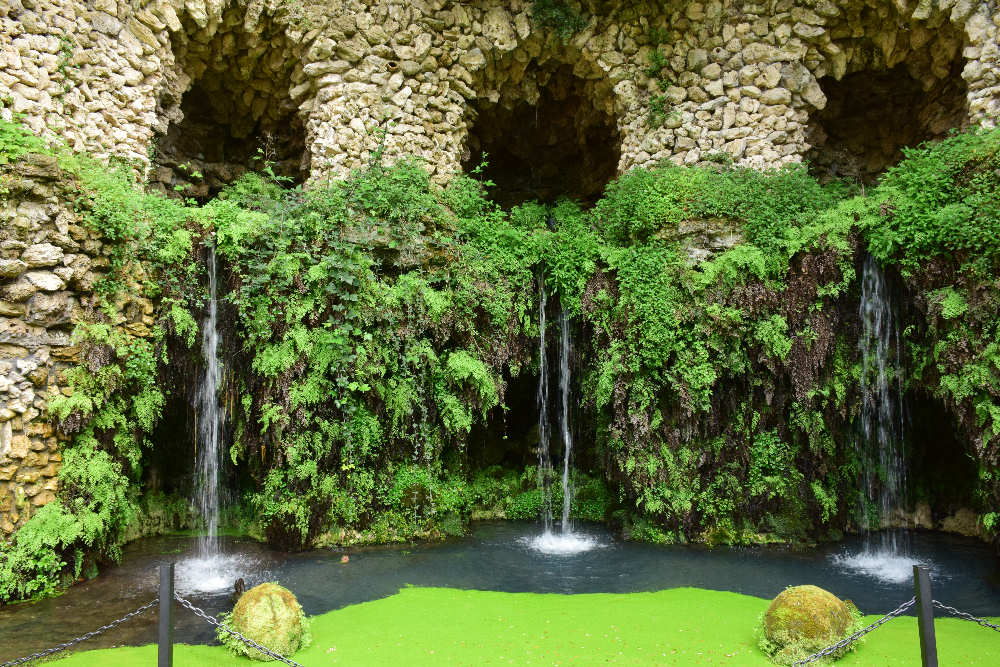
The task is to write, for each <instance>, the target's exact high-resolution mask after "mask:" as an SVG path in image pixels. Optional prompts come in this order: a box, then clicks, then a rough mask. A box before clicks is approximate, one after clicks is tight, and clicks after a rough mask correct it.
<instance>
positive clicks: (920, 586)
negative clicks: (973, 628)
mask: <svg viewBox="0 0 1000 667" xmlns="http://www.w3.org/2000/svg"><path fill="white" fill-rule="evenodd" d="M913 590H914V593H915V595H916V598H917V625H918V626H919V627H920V660H921V664H922V665H923V667H938V658H937V638H936V637H935V636H934V603H933V600H934V598H933V597H932V596H931V576H930V572H928V570H927V568H926V567H920V566H919V565H914V566H913Z"/></svg>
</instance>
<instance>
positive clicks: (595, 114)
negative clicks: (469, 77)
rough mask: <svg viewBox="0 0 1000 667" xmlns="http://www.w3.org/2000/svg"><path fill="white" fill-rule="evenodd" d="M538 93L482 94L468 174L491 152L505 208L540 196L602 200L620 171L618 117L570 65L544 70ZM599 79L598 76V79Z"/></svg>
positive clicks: (494, 191) (490, 175)
mask: <svg viewBox="0 0 1000 667" xmlns="http://www.w3.org/2000/svg"><path fill="white" fill-rule="evenodd" d="M538 76H539V77H540V78H541V79H544V81H540V83H544V85H540V86H539V90H538V96H537V99H536V100H534V101H533V102H532V101H529V100H527V99H512V98H510V97H508V98H505V97H501V98H500V99H499V100H498V101H491V99H490V98H489V97H480V98H479V100H478V101H477V102H475V103H473V104H472V105H470V112H471V116H472V118H473V119H474V120H473V122H472V123H471V127H470V130H469V138H468V143H467V152H466V158H465V160H464V161H463V164H462V166H463V168H464V169H465V171H466V172H469V171H471V170H473V169H474V168H476V167H478V166H479V165H480V163H481V161H482V160H483V154H484V153H485V154H486V158H485V161H486V163H487V166H486V168H485V169H484V170H483V173H482V176H483V177H484V178H486V179H489V180H491V181H493V182H494V183H495V186H494V187H493V188H491V189H490V196H491V198H492V199H493V200H494V201H496V202H497V203H499V204H500V205H501V206H503V207H505V208H510V207H512V206H515V205H518V204H521V203H523V202H525V201H528V200H532V199H537V200H540V201H543V202H552V201H554V200H555V199H557V198H558V197H563V196H565V197H569V198H571V199H576V200H578V201H580V202H581V203H584V204H590V203H593V202H594V201H596V200H597V199H598V198H599V197H600V196H601V194H602V192H603V190H604V186H605V184H607V182H608V181H610V180H612V179H613V178H614V177H615V176H616V175H617V171H618V160H619V157H620V151H621V138H620V136H619V133H618V127H617V123H616V119H615V117H614V115H612V114H609V113H607V111H605V110H602V109H601V108H599V106H598V105H596V104H595V103H594V100H593V99H592V97H591V96H592V94H593V92H592V90H588V88H587V83H588V82H587V81H585V80H584V79H580V78H579V77H576V76H574V74H573V68H572V67H570V66H568V65H563V66H560V67H558V68H556V69H554V70H546V71H543V72H539V73H538ZM591 84H592V82H591Z"/></svg>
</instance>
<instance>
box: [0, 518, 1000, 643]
mask: <svg viewBox="0 0 1000 667" xmlns="http://www.w3.org/2000/svg"><path fill="white" fill-rule="evenodd" d="M539 532H540V531H539V529H538V527H536V526H534V525H532V524H528V523H514V522H504V523H482V524H477V525H475V526H474V527H473V529H472V532H471V534H470V535H469V536H468V537H464V538H460V539H454V540H449V541H447V542H441V543H433V544H419V545H407V546H401V547H378V548H357V549H349V550H346V551H334V550H322V551H308V552H303V553H295V554H289V553H284V552H277V551H273V550H270V549H268V548H267V547H265V546H263V545H260V544H257V543H254V542H251V541H248V540H226V541H224V542H223V549H224V551H225V552H226V553H227V554H229V555H230V557H231V558H229V559H228V560H223V561H222V563H223V565H224V567H225V568H227V570H226V571H227V572H228V573H229V574H228V575H227V576H233V577H235V576H240V575H241V576H242V577H243V578H244V579H245V580H246V583H247V585H248V586H249V585H253V584H255V583H259V582H262V581H278V582H280V583H281V584H282V585H284V586H287V587H288V588H290V589H291V590H292V591H293V592H294V593H295V594H296V595H297V596H298V599H299V601H300V602H301V603H302V606H303V607H304V608H305V610H306V613H308V614H318V613H321V612H325V611H329V610H331V609H338V608H340V607H344V606H347V605H350V604H356V603H359V602H365V601H368V600H374V599H378V598H381V597H385V596H388V595H392V594H393V593H395V592H397V591H398V590H399V589H400V588H401V587H403V586H407V585H412V586H447V587H452V588H468V589H478V590H491V591H507V592H537V593H632V592H640V591H656V590H662V589H665V588H675V587H679V586H694V587H699V588H709V589H716V590H724V591H733V592H737V593H744V594H747V595H755V596H758V597H762V598H771V597H774V596H775V595H777V594H778V593H779V592H780V591H781V590H782V589H784V588H785V587H786V586H789V585H795V584H806V583H808V584H815V585H817V586H821V587H823V588H826V589H827V590H830V591H832V592H833V593H835V594H836V595H838V596H840V597H841V598H847V599H851V600H853V601H854V602H855V604H857V605H858V607H859V608H860V609H861V610H862V611H863V612H865V613H882V612H886V611H889V610H891V609H893V608H894V607H896V606H897V605H898V604H899V603H900V602H902V601H904V600H907V599H909V598H910V596H912V595H913V590H912V583H911V581H910V580H909V579H907V578H902V580H898V579H899V576H898V567H899V564H896V565H897V576H895V577H892V576H888V577H887V576H882V574H881V573H880V571H879V570H878V564H877V563H876V564H874V565H873V564H872V563H871V562H870V561H869V560H865V559H860V561H859V559H857V558H856V556H857V554H859V553H860V552H862V548H861V544H860V541H855V540H847V541H844V542H841V543H838V544H836V545H829V546H821V547H818V548H816V549H811V550H805V551H799V550H790V549H784V548H775V547H741V548H716V549H705V548H701V547H686V546H656V545H649V544H636V543H631V542H623V541H621V540H619V539H617V538H615V537H614V536H613V535H612V534H611V533H609V532H608V531H607V530H606V529H604V528H603V527H601V526H591V527H585V528H582V529H579V530H578V531H577V532H578V533H580V537H581V538H583V539H586V540H587V541H588V542H590V543H591V544H592V548H590V549H589V550H586V551H582V552H570V553H565V552H560V550H558V549H549V550H546V549H541V548H539V547H538V544H537V540H533V539H532V538H535V537H537V535H538V533H539ZM911 539H912V552H911V557H912V558H913V559H914V560H916V561H919V562H921V563H923V564H925V565H927V566H928V567H930V568H931V571H932V581H933V585H934V591H933V592H934V597H935V598H937V599H938V600H941V601H942V602H945V603H946V604H950V605H953V606H955V607H957V608H959V609H963V610H966V611H969V612H970V613H973V614H978V615H991V616H996V615H1000V567H998V561H997V559H996V557H995V556H994V555H993V552H992V550H991V548H990V547H989V546H988V545H986V544H983V543H982V542H978V541H976V540H972V539H965V538H960V537H955V536H951V535H945V534H939V533H915V534H913V535H912V538H911ZM194 550H195V540H193V539H191V538H179V537H178V538H171V537H164V538H152V539H146V540H140V541H138V542H136V543H133V544H131V545H129V547H128V548H127V549H126V552H125V558H124V561H123V563H122V564H121V565H120V566H116V567H110V568H107V569H106V570H105V571H104V572H102V573H101V575H100V576H99V577H97V578H96V579H94V580H92V581H87V582H83V583H80V584H78V585H76V586H74V587H73V588H71V589H70V590H69V591H67V592H66V593H65V594H63V595H61V596H59V597H57V598H52V599H48V600H42V601H40V602H36V603H30V604H18V605H10V606H7V607H4V608H0V661H3V660H8V659H11V658H14V657H18V656H21V655H26V654H29V653H32V652H34V651H38V650H40V649H43V648H47V647H49V646H52V645H55V644H57V643H60V642H63V641H66V640H68V639H70V638H72V637H74V636H77V635H80V634H83V633H84V632H87V631H90V630H93V629H94V628H95V627H97V626H99V625H102V624H104V623H107V622H108V621H111V620H113V619H115V618H118V617H119V616H122V615H123V614H125V613H126V612H128V611H130V610H132V609H134V608H136V607H138V606H141V605H142V604H144V603H146V602H148V601H149V600H152V599H153V598H154V597H155V596H156V590H157V571H158V566H159V564H160V563H163V562H169V561H175V562H177V563H178V566H177V567H178V576H177V582H178V584H177V585H178V587H179V588H180V589H182V590H181V594H182V595H184V596H185V597H187V598H188V599H190V600H191V601H192V602H194V603H195V604H197V605H199V606H201V607H202V608H204V609H205V610H206V611H208V612H210V613H212V614H218V613H221V612H223V611H228V610H230V609H231V608H232V604H233V600H232V596H231V594H230V592H229V588H228V587H227V588H226V589H224V590H222V591H216V592H210V591H206V590H204V589H205V588H213V586H204V585H202V584H203V583H204V582H205V579H204V576H203V575H202V574H201V572H202V570H200V569H198V567H191V566H190V565H191V564H190V559H191V558H192V557H193V554H194ZM345 554H346V555H348V556H349V560H348V561H347V562H346V563H344V562H341V561H342V557H343V556H344V555H345ZM859 562H861V565H859V564H858V563H859ZM203 565H204V564H199V567H203ZM903 567H905V564H903ZM873 568H874V569H873ZM175 617H176V619H177V622H176V630H175V639H176V641H179V642H187V643H198V642H211V641H213V633H212V632H211V628H209V626H208V625H207V624H205V623H204V621H200V620H199V619H197V618H196V617H194V616H193V615H192V614H191V613H190V612H188V611H186V610H184V609H181V608H177V610H176V611H175ZM155 640H156V612H155V609H154V610H151V611H148V612H146V613H145V614H144V615H143V616H141V617H139V618H138V619H135V620H133V621H130V622H129V623H127V624H125V625H122V626H120V627H118V628H116V629H114V630H113V631H111V632H110V633H108V636H102V637H99V638H97V639H94V640H91V641H88V642H87V643H86V644H85V645H84V647H86V648H98V647H106V646H118V645H123V644H147V643H151V642H154V641H155Z"/></svg>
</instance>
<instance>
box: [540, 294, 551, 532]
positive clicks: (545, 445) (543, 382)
mask: <svg viewBox="0 0 1000 667" xmlns="http://www.w3.org/2000/svg"><path fill="white" fill-rule="evenodd" d="M539 283H540V288H539V296H538V394H537V401H538V488H539V489H541V490H542V522H543V524H544V526H545V531H544V534H545V535H551V534H552V484H551V482H552V457H551V456H550V454H549V443H550V440H551V439H552V425H551V423H550V422H549V365H548V353H547V351H546V347H545V307H546V304H547V299H546V293H545V279H544V277H542V278H541V279H540V280H539Z"/></svg>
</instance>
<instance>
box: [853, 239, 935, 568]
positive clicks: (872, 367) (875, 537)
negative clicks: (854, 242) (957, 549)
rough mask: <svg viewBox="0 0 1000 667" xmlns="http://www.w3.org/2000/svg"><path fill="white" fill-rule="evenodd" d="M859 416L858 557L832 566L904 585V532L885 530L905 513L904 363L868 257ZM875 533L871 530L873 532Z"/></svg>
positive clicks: (877, 270) (883, 287)
mask: <svg viewBox="0 0 1000 667" xmlns="http://www.w3.org/2000/svg"><path fill="white" fill-rule="evenodd" d="M858 317H859V319H860V321H861V336H860V339H859V340H858V349H859V352H860V353H861V414H860V416H859V418H860V422H859V423H858V429H857V432H858V435H857V442H856V447H857V454H858V460H859V461H861V466H862V471H861V479H860V480H859V481H860V483H861V490H862V491H863V493H864V497H863V498H862V499H861V520H862V524H863V525H862V526H861V530H862V533H863V536H864V545H863V548H862V550H861V551H860V552H859V553H854V554H840V555H837V556H835V557H834V561H835V562H836V563H838V564H840V565H842V566H844V567H846V568H847V569H849V570H854V571H858V572H861V573H863V574H866V575H868V576H871V577H874V578H876V579H880V580H882V581H888V582H894V583H898V582H902V581H907V580H908V579H910V578H911V577H912V576H913V565H915V564H918V563H919V561H917V560H916V559H914V558H913V557H912V556H910V555H909V554H908V551H909V540H908V537H907V533H906V531H905V529H901V528H898V527H896V528H891V527H886V528H885V530H879V529H880V528H882V527H884V526H885V524H886V522H887V521H888V520H889V519H890V515H891V514H892V512H893V511H894V510H896V509H897V508H903V509H905V508H906V472H907V470H906V455H905V450H904V447H903V433H904V430H903V422H904V417H905V413H904V410H903V392H902V383H901V378H900V375H901V373H900V368H899V364H900V361H901V360H902V354H901V351H902V350H901V343H900V334H899V327H898V325H897V323H896V318H895V313H894V306H893V302H892V292H891V290H890V289H889V284H888V281H887V280H886V278H885V274H884V273H883V272H882V268H881V267H880V266H879V265H878V263H877V262H876V261H875V259H874V258H873V257H871V256H870V255H868V256H866V257H865V260H864V264H863V267H862V272H861V305H860V306H859V308H858ZM873 527H874V530H873Z"/></svg>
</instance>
